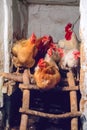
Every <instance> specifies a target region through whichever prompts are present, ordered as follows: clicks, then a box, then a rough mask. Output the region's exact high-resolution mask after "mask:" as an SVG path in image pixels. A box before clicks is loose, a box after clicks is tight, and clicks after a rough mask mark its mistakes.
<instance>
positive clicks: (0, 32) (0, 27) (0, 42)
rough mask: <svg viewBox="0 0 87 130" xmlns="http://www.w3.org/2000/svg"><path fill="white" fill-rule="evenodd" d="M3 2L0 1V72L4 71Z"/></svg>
mask: <svg viewBox="0 0 87 130" xmlns="http://www.w3.org/2000/svg"><path fill="white" fill-rule="evenodd" d="M3 10H4V7H3V0H0V71H3V42H4V35H3V34H4V22H3V21H4V17H3V15H4V14H3Z"/></svg>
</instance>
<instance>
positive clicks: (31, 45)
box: [12, 34, 38, 68]
mask: <svg viewBox="0 0 87 130" xmlns="http://www.w3.org/2000/svg"><path fill="white" fill-rule="evenodd" d="M36 41H37V38H36V36H35V34H32V36H31V37H30V38H29V39H27V40H24V39H23V40H19V41H17V42H16V43H14V45H13V47H12V55H13V58H12V62H13V64H14V66H15V67H28V68H31V67H32V66H33V65H34V64H35V56H36V55H37V53H38V48H37V47H36V44H35V43H36Z"/></svg>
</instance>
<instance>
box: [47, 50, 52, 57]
mask: <svg viewBox="0 0 87 130" xmlns="http://www.w3.org/2000/svg"><path fill="white" fill-rule="evenodd" d="M47 54H48V55H49V56H52V54H53V52H52V48H49V49H48V50H47Z"/></svg>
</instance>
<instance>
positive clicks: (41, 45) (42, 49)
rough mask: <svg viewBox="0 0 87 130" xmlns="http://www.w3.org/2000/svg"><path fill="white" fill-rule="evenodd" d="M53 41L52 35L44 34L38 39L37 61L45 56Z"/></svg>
mask: <svg viewBox="0 0 87 130" xmlns="http://www.w3.org/2000/svg"><path fill="white" fill-rule="evenodd" d="M52 42H53V38H52V37H51V36H47V35H45V36H43V37H41V38H39V39H37V42H36V46H37V48H38V54H37V56H36V61H37V62H38V60H39V59H40V58H44V56H45V54H46V52H47V50H48V49H49V48H50V45H51V43H52Z"/></svg>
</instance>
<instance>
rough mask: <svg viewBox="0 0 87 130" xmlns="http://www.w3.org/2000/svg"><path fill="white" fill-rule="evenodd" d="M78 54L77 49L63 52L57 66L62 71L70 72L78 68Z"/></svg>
mask: <svg viewBox="0 0 87 130" xmlns="http://www.w3.org/2000/svg"><path fill="white" fill-rule="evenodd" d="M79 61H80V52H79V51H78V50H77V49H71V50H69V51H68V52H66V51H64V55H63V57H62V58H61V60H60V63H59V66H60V68H62V69H64V70H70V69H73V68H76V67H78V66H79Z"/></svg>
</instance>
